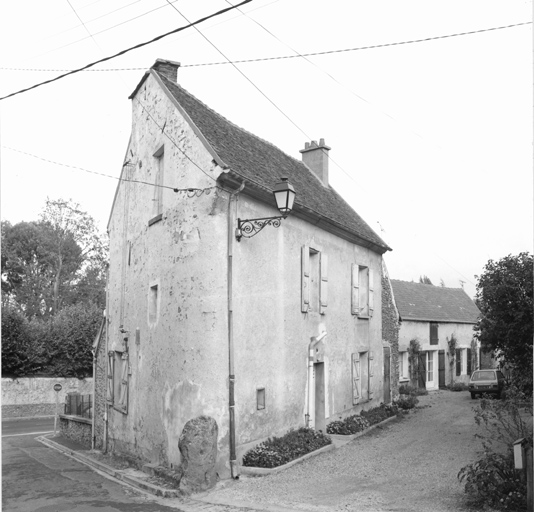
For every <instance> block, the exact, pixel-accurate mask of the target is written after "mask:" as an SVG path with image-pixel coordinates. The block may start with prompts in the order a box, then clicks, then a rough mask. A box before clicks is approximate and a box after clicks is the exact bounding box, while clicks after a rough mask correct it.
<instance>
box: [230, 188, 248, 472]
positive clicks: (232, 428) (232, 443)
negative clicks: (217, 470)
mask: <svg viewBox="0 0 534 512" xmlns="http://www.w3.org/2000/svg"><path fill="white" fill-rule="evenodd" d="M244 188H245V183H242V184H241V186H240V187H239V188H238V189H237V190H236V191H235V192H232V193H230V197H229V200H228V216H227V218H228V371H229V375H228V395H229V396H228V408H229V415H230V421H229V423H230V425H229V427H230V474H231V476H232V478H234V479H236V480H237V479H238V478H239V472H238V467H237V456H236V442H235V393H234V391H235V374H234V306H233V255H234V253H233V248H234V236H235V215H234V214H233V213H234V212H233V211H232V204H233V203H234V198H236V199H237V194H239V192H241V191H242V190H243V189H244ZM235 204H236V208H237V201H236V202H235Z"/></svg>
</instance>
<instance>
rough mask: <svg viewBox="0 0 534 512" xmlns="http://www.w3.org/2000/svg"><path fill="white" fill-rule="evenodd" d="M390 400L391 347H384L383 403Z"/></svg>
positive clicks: (387, 402)
mask: <svg viewBox="0 0 534 512" xmlns="http://www.w3.org/2000/svg"><path fill="white" fill-rule="evenodd" d="M389 402H391V349H390V348H389V347H384V403H385V404H389Z"/></svg>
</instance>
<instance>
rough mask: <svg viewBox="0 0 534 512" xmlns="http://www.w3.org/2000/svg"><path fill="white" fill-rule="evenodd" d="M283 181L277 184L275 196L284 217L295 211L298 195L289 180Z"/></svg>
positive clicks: (284, 179)
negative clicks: (294, 205) (296, 196)
mask: <svg viewBox="0 0 534 512" xmlns="http://www.w3.org/2000/svg"><path fill="white" fill-rule="evenodd" d="M282 180H283V181H282V182H281V183H277V184H276V186H275V188H274V190H273V194H274V198H275V200H276V206H277V208H278V209H279V210H280V213H281V214H282V215H288V214H289V213H290V212H291V210H292V209H293V203H294V201H295V195H296V193H295V189H294V188H293V185H291V183H289V181H288V180H287V178H282Z"/></svg>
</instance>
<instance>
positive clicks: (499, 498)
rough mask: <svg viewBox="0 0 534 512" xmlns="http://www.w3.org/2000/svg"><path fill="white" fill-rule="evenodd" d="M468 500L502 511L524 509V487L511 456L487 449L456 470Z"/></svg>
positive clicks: (525, 493)
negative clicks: (480, 455)
mask: <svg viewBox="0 0 534 512" xmlns="http://www.w3.org/2000/svg"><path fill="white" fill-rule="evenodd" d="M458 478H459V480H460V482H462V483H465V492H466V493H467V494H468V495H469V498H470V501H472V502H473V503H474V504H476V505H479V506H483V505H489V506H491V507H494V508H498V509H505V510H513V511H519V510H526V499H525V498H526V495H527V486H526V483H524V482H522V481H521V479H520V478H519V475H518V474H517V473H516V471H515V469H514V458H513V456H511V455H509V454H508V455H502V454H498V453H491V452H486V454H485V455H484V457H483V458H482V459H480V460H478V461H476V462H473V463H472V464H468V465H467V466H465V467H463V468H462V469H461V470H460V472H459V473H458Z"/></svg>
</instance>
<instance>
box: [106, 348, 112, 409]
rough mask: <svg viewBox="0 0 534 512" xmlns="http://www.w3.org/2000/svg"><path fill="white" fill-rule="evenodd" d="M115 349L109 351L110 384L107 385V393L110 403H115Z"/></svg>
mask: <svg viewBox="0 0 534 512" xmlns="http://www.w3.org/2000/svg"><path fill="white" fill-rule="evenodd" d="M113 356H114V354H113V351H112V350H110V351H109V352H108V385H107V394H106V400H107V402H108V403H109V404H112V403H113V366H114V363H113Z"/></svg>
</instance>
